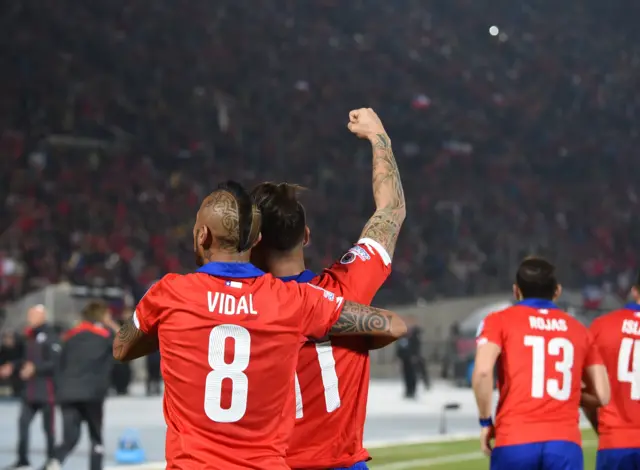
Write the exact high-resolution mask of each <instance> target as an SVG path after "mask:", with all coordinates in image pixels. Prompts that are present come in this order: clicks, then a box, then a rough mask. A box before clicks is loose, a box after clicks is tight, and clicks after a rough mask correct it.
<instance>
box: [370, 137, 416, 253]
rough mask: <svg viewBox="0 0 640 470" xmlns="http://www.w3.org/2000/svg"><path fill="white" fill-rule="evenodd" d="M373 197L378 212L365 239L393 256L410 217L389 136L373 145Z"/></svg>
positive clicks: (379, 139) (372, 219) (380, 138)
mask: <svg viewBox="0 0 640 470" xmlns="http://www.w3.org/2000/svg"><path fill="white" fill-rule="evenodd" d="M373 195H374V199H375V201H376V205H377V207H378V209H377V210H376V212H375V213H374V214H373V216H372V217H371V218H370V219H369V221H368V222H367V224H366V225H365V227H364V229H363V231H362V235H361V238H371V239H373V240H375V241H377V242H378V243H380V244H381V245H382V246H383V247H384V248H385V250H387V253H389V256H393V252H394V251H395V247H396V241H397V240H398V235H399V233H400V227H401V226H402V222H403V221H404V218H405V214H406V204H405V199H404V190H403V188H402V181H401V180H400V172H399V170H398V165H397V163H396V159H395V157H394V155H393V150H392V149H391V141H390V140H389V137H388V136H387V135H386V134H378V135H377V138H376V140H375V141H374V143H373Z"/></svg>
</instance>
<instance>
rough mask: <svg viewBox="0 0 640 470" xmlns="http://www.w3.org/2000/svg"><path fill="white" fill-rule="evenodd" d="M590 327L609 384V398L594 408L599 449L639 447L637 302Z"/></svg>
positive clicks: (639, 307)
mask: <svg viewBox="0 0 640 470" xmlns="http://www.w3.org/2000/svg"><path fill="white" fill-rule="evenodd" d="M590 330H591V333H592V334H593V338H594V340H595V343H596V345H597V346H598V348H599V350H600V354H602V358H603V359H604V365H605V366H606V367H607V372H608V374H609V383H610V384H611V401H610V402H609V404H608V405H607V406H603V407H601V408H598V434H599V439H598V446H599V449H637V448H640V305H638V304H628V305H626V306H625V308H623V309H621V310H617V311H615V312H611V313H608V314H606V315H603V316H601V317H598V318H596V319H595V320H594V322H593V323H592V324H591V328H590Z"/></svg>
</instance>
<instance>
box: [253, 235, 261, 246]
mask: <svg viewBox="0 0 640 470" xmlns="http://www.w3.org/2000/svg"><path fill="white" fill-rule="evenodd" d="M260 240H262V232H258V236H257V237H256V239H255V241H254V242H253V244H252V245H251V248H254V247H255V246H256V245H257V244H258V243H260Z"/></svg>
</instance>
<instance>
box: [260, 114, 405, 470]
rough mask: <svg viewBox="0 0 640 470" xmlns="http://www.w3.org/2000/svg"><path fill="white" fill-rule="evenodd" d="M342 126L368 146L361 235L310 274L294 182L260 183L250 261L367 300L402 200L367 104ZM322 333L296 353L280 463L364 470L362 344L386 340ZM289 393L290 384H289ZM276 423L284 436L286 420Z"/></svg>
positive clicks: (365, 360)
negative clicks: (258, 222)
mask: <svg viewBox="0 0 640 470" xmlns="http://www.w3.org/2000/svg"><path fill="white" fill-rule="evenodd" d="M349 119H350V122H349V129H350V130H351V131H352V132H353V133H354V134H356V135H358V136H359V137H361V138H366V139H369V140H370V141H371V143H372V145H373V193H374V199H375V203H376V211H375V213H374V214H373V216H372V217H371V218H370V219H369V221H368V222H367V224H366V225H365V228H364V229H363V231H362V234H361V235H360V241H359V242H358V243H357V244H356V245H355V246H353V247H352V248H351V249H349V250H348V251H347V252H346V253H345V254H344V256H342V258H340V260H339V261H337V262H335V263H334V264H333V265H332V266H331V267H330V268H328V269H326V270H324V272H323V273H322V274H320V275H319V276H316V275H315V274H314V273H313V272H311V271H308V270H306V269H305V263H304V254H303V248H304V246H305V245H306V244H307V243H308V241H309V237H310V231H309V228H308V227H307V225H306V215H305V210H304V208H303V206H302V205H301V204H300V202H298V200H297V197H296V186H294V185H288V184H286V183H282V184H274V183H263V184H261V185H259V186H258V187H257V188H255V189H254V191H253V196H254V200H255V201H256V202H257V204H258V207H259V208H260V210H261V212H262V215H263V224H262V232H263V238H262V241H261V242H260V243H259V244H258V246H257V247H256V249H255V250H254V252H253V257H252V260H254V262H255V263H257V264H258V265H260V266H261V267H264V268H265V269H268V270H269V271H270V272H271V273H273V274H275V275H277V276H280V277H281V279H283V280H288V281H297V282H299V283H304V282H310V283H311V284H315V285H317V286H320V287H323V288H325V289H328V290H331V291H334V292H340V295H342V296H343V297H344V298H345V299H348V300H353V301H357V302H362V303H366V304H368V303H370V302H371V300H372V299H373V297H374V295H375V294H376V292H377V291H378V289H379V288H380V287H381V286H382V284H383V283H384V281H385V280H386V279H387V277H388V276H389V273H390V272H391V257H392V256H393V252H394V249H395V244H396V240H397V237H398V233H399V231H400V227H401V225H402V222H403V220H404V217H405V201H404V194H403V191H402V185H401V182H400V175H399V173H398V167H397V165H396V163H395V158H394V156H393V152H392V150H391V142H390V140H389V137H388V136H387V134H386V132H385V129H384V127H383V125H382V123H381V122H380V119H379V118H378V116H377V115H376V114H375V113H374V112H373V110H371V109H360V110H356V111H352V112H351V113H350V115H349ZM380 340H381V338H364V337H360V338H358V337H351V338H332V339H331V340H329V338H325V339H324V341H321V342H307V343H305V345H304V346H303V348H302V350H301V351H300V356H299V361H298V367H297V373H296V378H295V398H296V400H295V417H296V418H297V419H296V420H295V429H294V430H293V434H292V435H291V439H290V441H289V448H288V452H287V463H288V464H289V465H290V466H291V467H292V468H295V469H315V468H318V469H320V468H321V469H327V468H351V469H366V468H367V466H366V463H365V462H366V461H367V460H368V459H369V454H368V453H367V451H366V449H364V447H363V444H362V440H363V431H364V422H365V415H366V406H367V395H368V390H369V349H371V348H374V347H380V346H383V345H384V344H388V343H389V342H390V341H389V339H388V338H384V339H382V341H380ZM292 392H293V390H292ZM289 413H290V416H291V420H289V421H287V420H284V421H283V426H284V431H283V432H284V436H285V437H286V436H287V435H288V433H289V432H290V428H289V426H290V425H293V423H294V420H293V415H294V407H293V403H292V404H291V408H290V409H289Z"/></svg>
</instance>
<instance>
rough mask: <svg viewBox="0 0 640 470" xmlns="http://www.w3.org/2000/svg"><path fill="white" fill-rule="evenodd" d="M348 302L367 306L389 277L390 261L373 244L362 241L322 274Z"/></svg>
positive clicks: (370, 240)
mask: <svg viewBox="0 0 640 470" xmlns="http://www.w3.org/2000/svg"><path fill="white" fill-rule="evenodd" d="M325 273H327V274H329V275H330V276H331V277H332V278H333V279H334V280H335V281H336V282H337V283H338V284H339V285H340V286H342V291H343V293H345V296H346V297H347V299H349V300H354V301H357V302H360V303H363V304H370V303H371V301H372V300H373V297H374V296H375V295H376V293H377V292H378V290H379V289H380V287H382V284H384V282H385V281H386V280H387V278H388V277H389V274H391V257H390V256H389V254H388V253H387V250H385V249H384V247H383V246H382V245H381V244H380V243H378V242H377V241H375V240H372V239H370V238H363V239H361V240H360V241H358V243H357V244H355V245H354V246H352V247H351V248H350V249H349V250H348V251H347V252H346V253H345V254H344V255H342V258H340V259H339V260H338V261H336V262H335V263H334V264H333V265H331V267H330V268H328V269H327V270H325Z"/></svg>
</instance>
